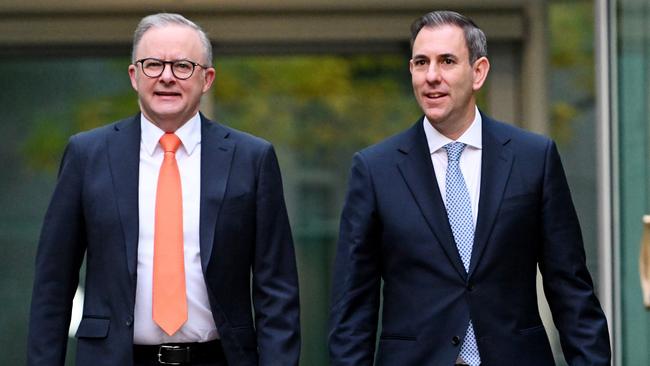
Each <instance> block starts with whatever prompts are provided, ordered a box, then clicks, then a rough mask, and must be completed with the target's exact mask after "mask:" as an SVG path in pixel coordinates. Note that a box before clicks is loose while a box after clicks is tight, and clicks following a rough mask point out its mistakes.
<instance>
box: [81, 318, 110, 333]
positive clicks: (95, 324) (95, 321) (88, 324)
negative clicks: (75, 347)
mask: <svg viewBox="0 0 650 366" xmlns="http://www.w3.org/2000/svg"><path fill="white" fill-rule="evenodd" d="M110 324H111V320H110V319H107V318H91V317H83V318H82V319H81V323H80V324H79V328H78V329H77V334H76V337H77V338H106V336H107V335H108V329H109V327H110Z"/></svg>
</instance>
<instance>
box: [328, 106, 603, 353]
mask: <svg viewBox="0 0 650 366" xmlns="http://www.w3.org/2000/svg"><path fill="white" fill-rule="evenodd" d="M482 123H483V125H482V143H483V147H482V157H481V164H482V165H481V180H480V199H479V204H478V219H477V223H476V230H475V238H474V244H473V251H472V256H471V263H470V266H469V271H468V272H466V271H465V269H464V267H463V264H462V261H461V258H460V255H459V254H458V250H457V248H456V245H455V243H454V239H453V234H452V231H451V227H450V225H449V222H448V219H447V214H446V210H445V206H444V203H443V199H442V196H441V193H440V190H439V188H438V184H437V181H436V178H435V173H434V168H433V165H432V162H431V156H430V152H429V148H428V145H427V140H426V136H425V133H424V128H423V126H422V119H420V120H419V121H418V122H417V123H416V124H415V125H414V126H413V127H411V128H410V129H408V130H406V131H404V132H402V133H400V134H398V135H396V136H393V137H391V138H389V139H387V140H386V141H384V142H381V143H379V144H377V145H374V146H371V147H369V148H367V149H364V150H362V151H360V152H358V153H357V154H356V155H355V156H354V158H353V165H352V169H351V173H350V180H349V190H348V193H347V198H346V201H345V206H344V209H343V213H342V215H341V225H340V236H339V242H338V249H337V253H336V260H335V265H334V271H333V272H334V279H333V290H332V304H331V309H330V331H329V352H330V356H331V357H330V358H331V364H332V365H336V366H344V365H346V366H364V365H372V364H376V365H386V366H389V365H390V366H393V365H394V366H451V365H453V364H454V363H455V361H456V358H457V356H458V354H459V349H460V345H461V344H462V342H463V338H464V336H465V332H466V329H467V326H468V323H469V320H470V319H471V320H472V322H473V325H474V331H475V334H476V340H477V344H478V348H479V351H480V355H481V360H482V363H481V365H483V366H507V365H529V366H531V365H540V366H548V365H553V364H554V359H553V355H552V353H551V347H550V344H549V341H548V337H547V330H546V329H545V328H544V326H543V324H542V320H541V318H540V313H539V310H538V306H537V293H536V273H537V268H538V266H539V269H540V271H541V274H542V276H543V284H544V290H545V293H546V297H547V299H548V302H549V305H550V308H551V311H552V314H553V319H554V321H555V324H556V326H557V328H558V330H559V333H560V339H561V343H562V348H563V351H564V355H565V358H566V360H567V361H568V363H569V364H570V365H609V363H610V346H609V336H608V330H607V322H606V319H605V316H604V314H603V311H602V310H601V307H600V304H599V302H598V300H597V298H596V296H595V295H594V289H593V285H592V280H591V277H590V275H589V273H588V271H587V267H586V265H585V253H584V249H583V242H582V237H581V232H580V226H579V223H578V219H577V216H576V212H575V209H574V206H573V203H572V200H571V195H570V192H569V187H568V185H567V181H566V178H565V174H564V171H563V168H562V164H561V162H560V158H559V155H558V152H557V149H556V146H555V144H554V143H553V142H552V141H551V140H550V139H548V138H546V137H543V136H539V135H536V134H533V133H530V132H526V131H523V130H521V129H518V128H516V127H513V126H510V125H507V124H504V123H501V122H498V121H495V120H493V119H491V118H489V117H488V116H485V115H483V116H482ZM382 280H383V282H382ZM382 285H383V286H382ZM380 293H381V294H382V295H383V297H380ZM380 298H383V307H382V312H381V314H379V309H380ZM379 316H381V326H382V327H381V333H380V335H379V340H378V342H377V341H376V336H377V332H378V326H377V323H378V318H379ZM376 344H378V346H377V349H375V345H376Z"/></svg>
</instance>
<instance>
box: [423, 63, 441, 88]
mask: <svg viewBox="0 0 650 366" xmlns="http://www.w3.org/2000/svg"><path fill="white" fill-rule="evenodd" d="M426 79H427V82H429V83H435V82H438V81H440V69H439V67H438V64H437V63H435V62H432V63H431V64H429V68H428V69H427V74H426Z"/></svg>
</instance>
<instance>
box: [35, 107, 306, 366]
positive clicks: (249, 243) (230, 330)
mask: <svg viewBox="0 0 650 366" xmlns="http://www.w3.org/2000/svg"><path fill="white" fill-rule="evenodd" d="M140 139H141V136H140V115H136V116H134V117H131V118H127V119H124V120H122V121H118V122H116V123H113V124H110V125H107V126H104V127H100V128H98V129H95V130H91V131H88V132H83V133H80V134H78V135H75V136H73V137H72V138H71V139H70V141H69V144H68V145H67V148H66V150H65V153H64V157H63V160H62V163H61V167H60V171H59V176H58V182H57V184H56V188H55V191H54V194H53V197H52V200H51V203H50V205H49V208H48V211H47V214H46V217H45V220H44V223H43V229H42V233H41V238H40V242H39V247H38V253H37V258H36V272H35V280H34V289H33V298H32V306H31V314H30V323H29V336H28V355H27V357H28V362H27V364H28V365H30V366H36V365H44V366H53V365H63V364H64V358H65V352H66V343H67V340H68V324H69V322H70V313H71V307H72V298H73V296H74V293H75V290H76V288H77V284H78V280H79V269H80V265H81V263H82V260H83V258H84V255H85V256H86V277H85V302H84V306H83V318H82V319H81V324H80V325H79V328H78V331H77V334H76V338H77V347H76V365H78V366H83V365H92V366H100V365H107V366H108V365H111V366H115V365H131V364H132V363H133V353H132V352H133V351H132V350H133V321H134V303H135V295H136V281H137V275H138V273H137V255H138V171H139V156H140ZM200 180H201V192H200V229H199V231H200V256H201V266H202V271H203V275H204V278H205V282H206V285H207V289H208V295H209V299H210V308H211V311H212V314H213V317H214V321H215V324H216V326H217V328H218V330H219V334H220V336H221V343H222V345H223V348H224V351H225V355H226V358H227V360H228V364H229V365H233V366H250V365H278V366H286V365H297V363H298V358H299V350H300V325H299V324H300V322H299V303H298V280H297V275H296V263H295V255H294V248H293V242H292V238H291V231H290V228H289V222H288V218H287V213H286V208H285V203H284V198H283V190H282V181H281V177H280V171H279V167H278V163H277V159H276V155H275V152H274V150H273V147H272V146H271V144H269V143H268V142H266V141H264V140H262V139H259V138H256V137H253V136H251V135H248V134H245V133H242V132H239V131H236V130H234V129H231V128H228V127H225V126H223V125H221V124H218V123H215V122H212V121H209V120H208V119H206V118H205V117H204V116H203V115H201V178H200Z"/></svg>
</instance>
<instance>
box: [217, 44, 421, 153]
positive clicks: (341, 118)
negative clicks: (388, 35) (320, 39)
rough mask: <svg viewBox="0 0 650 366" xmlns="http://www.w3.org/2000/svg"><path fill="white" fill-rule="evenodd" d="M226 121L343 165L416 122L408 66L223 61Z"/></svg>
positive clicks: (221, 98) (220, 90)
mask: <svg viewBox="0 0 650 366" xmlns="http://www.w3.org/2000/svg"><path fill="white" fill-rule="evenodd" d="M217 64H218V69H217V80H216V85H215V88H214V93H215V97H216V102H217V114H218V116H219V118H218V119H220V120H221V119H222V120H223V121H224V123H226V124H228V125H231V126H233V127H236V128H239V129H242V130H245V131H251V132H253V133H256V134H258V135H260V136H262V137H264V138H267V139H269V140H270V141H272V142H273V143H275V144H278V145H281V146H284V147H285V148H288V149H290V150H291V151H294V152H295V153H297V154H298V155H299V157H300V159H301V161H303V162H304V163H311V164H313V163H318V164H323V165H330V164H336V163H337V162H338V161H339V159H340V157H341V156H346V157H347V158H348V159H349V156H350V152H351V151H353V150H356V149H358V148H360V147H362V146H365V145H369V144H372V143H375V142H377V141H379V140H381V139H383V138H385V137H387V136H389V135H391V134H393V133H395V132H397V131H399V130H401V129H403V128H404V127H405V126H408V125H409V124H411V123H413V122H414V121H415V118H417V116H418V115H419V110H418V107H417V104H416V103H415V101H414V100H413V96H412V92H411V89H410V88H411V87H410V82H409V80H410V78H409V76H408V71H407V70H408V69H407V63H406V61H405V60H404V59H403V58H401V57H397V56H354V57H343V56H292V57H283V56H273V57H262V56H260V57H247V58H245V59H242V58H239V57H236V58H226V59H222V60H218V62H217Z"/></svg>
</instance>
